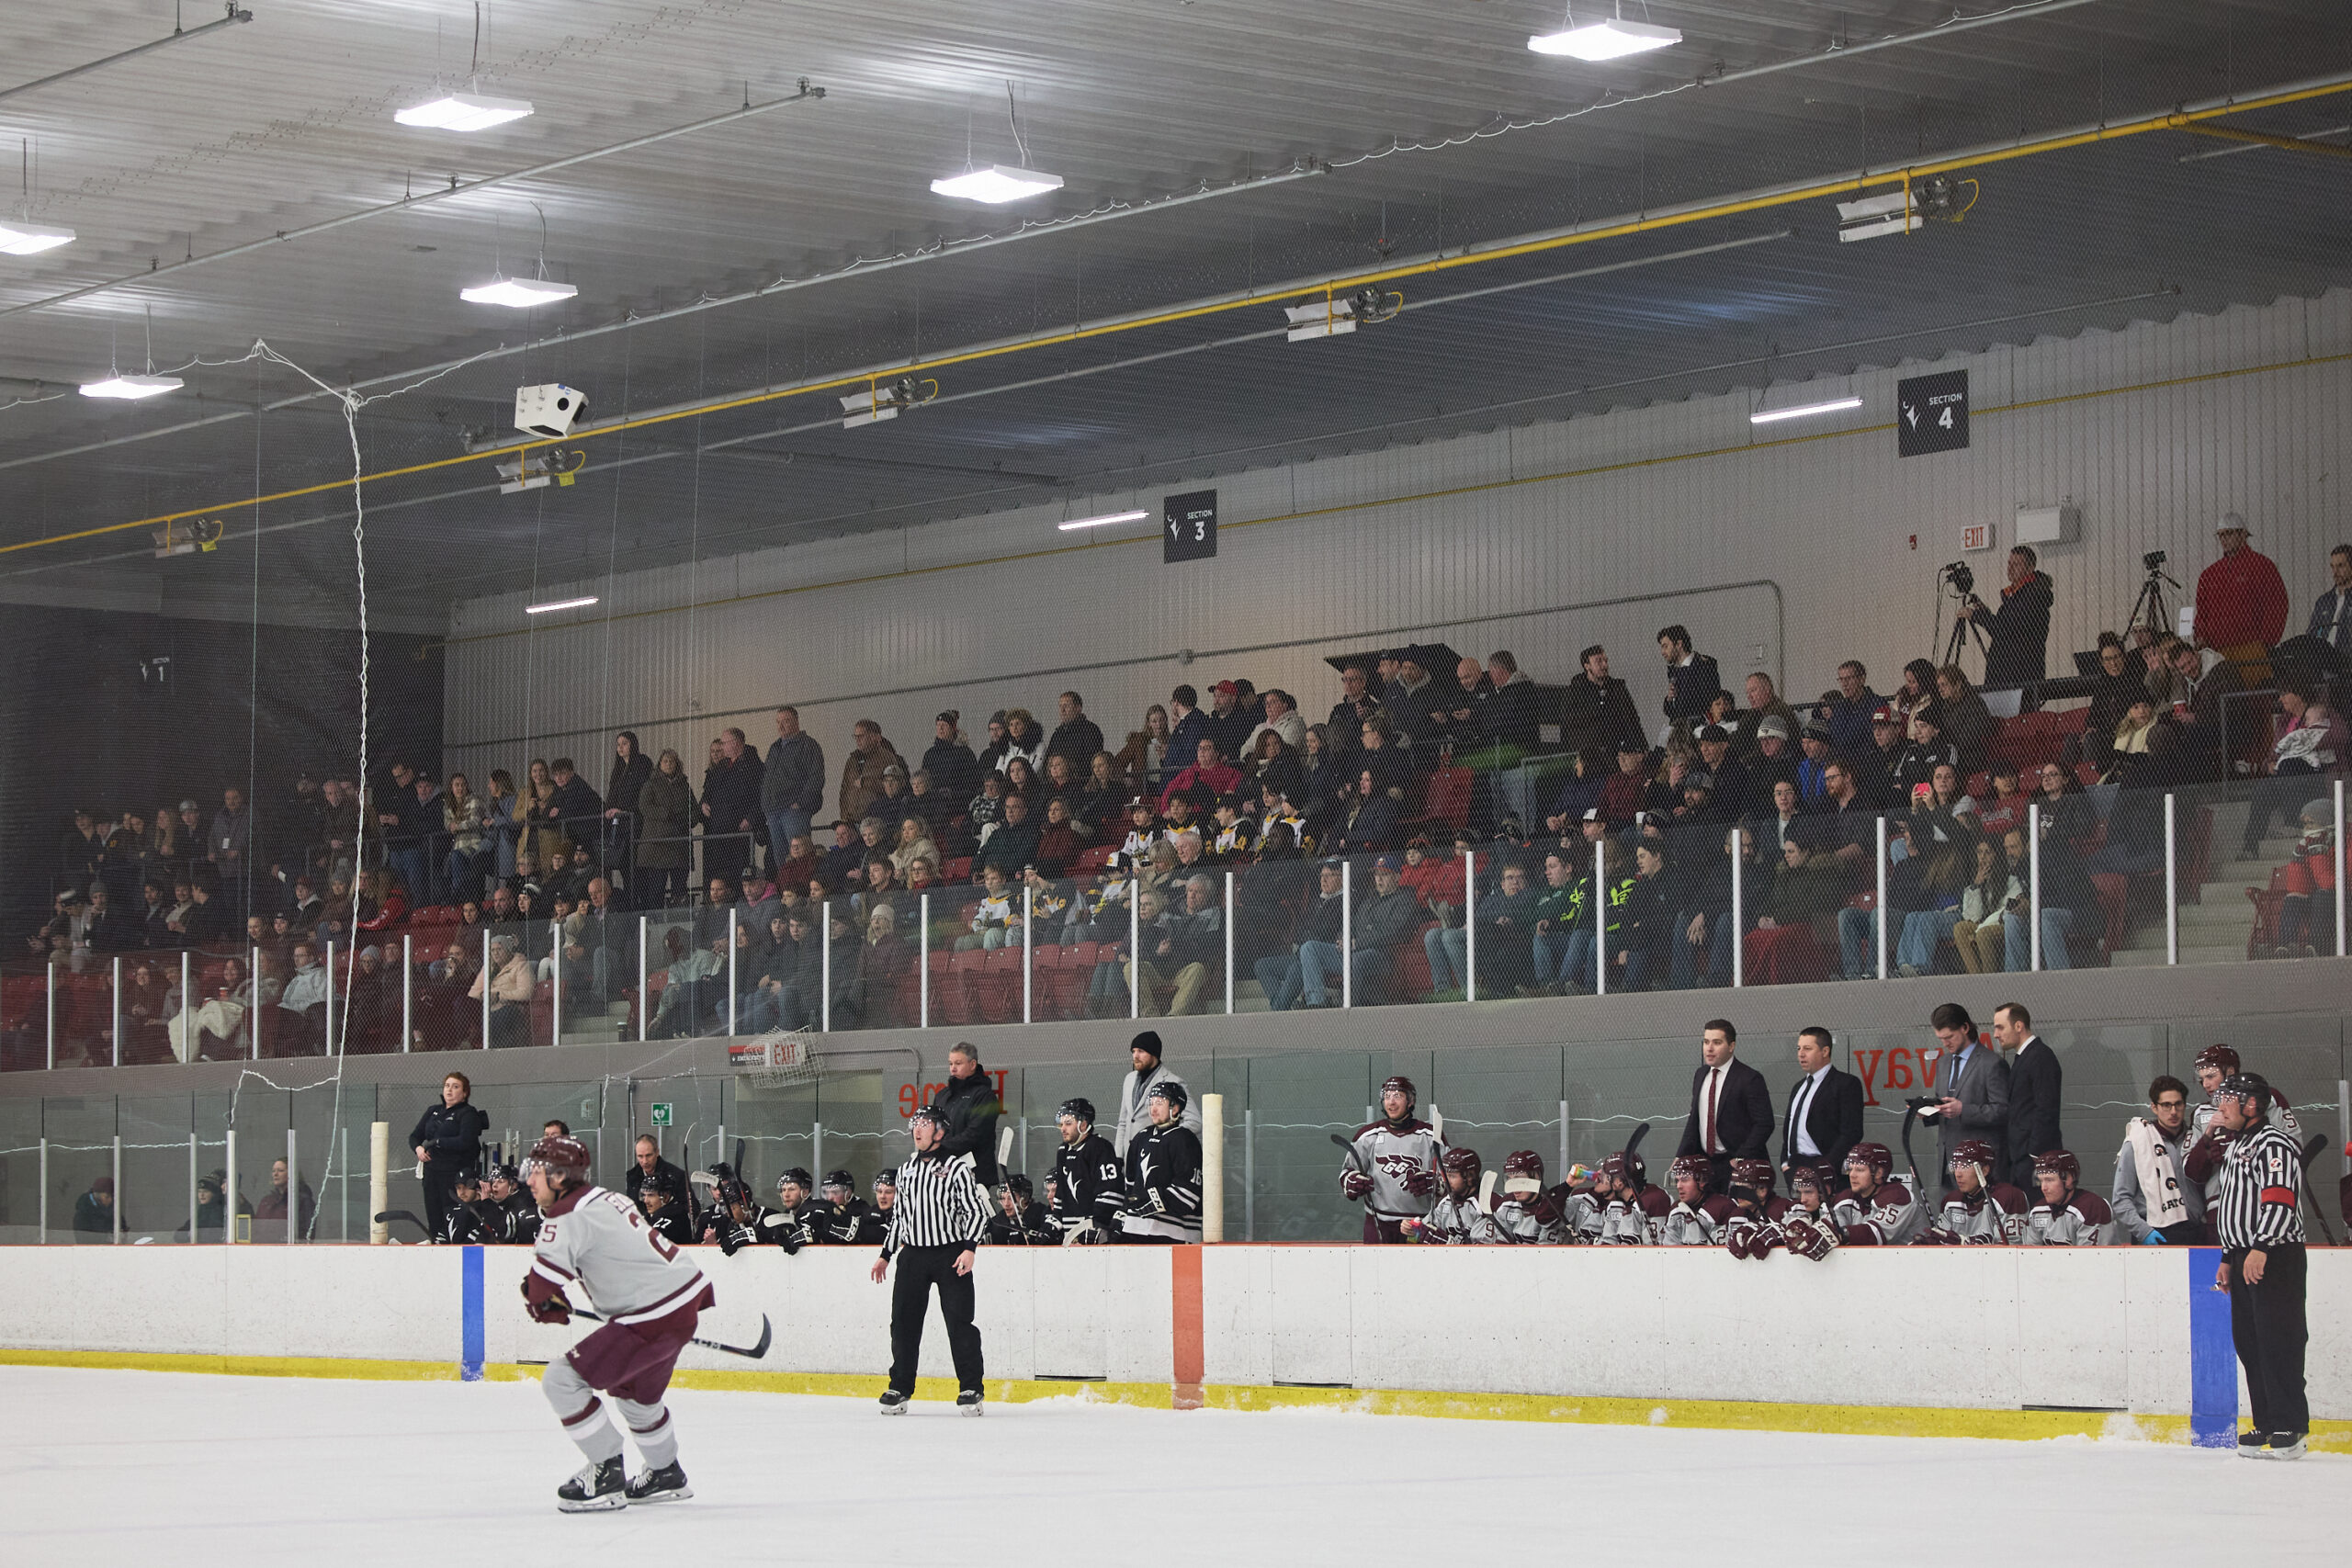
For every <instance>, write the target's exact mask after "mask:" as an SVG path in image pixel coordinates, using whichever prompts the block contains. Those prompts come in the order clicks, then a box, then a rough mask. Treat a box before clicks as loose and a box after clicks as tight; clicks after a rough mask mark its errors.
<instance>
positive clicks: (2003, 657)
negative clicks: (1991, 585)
mask: <svg viewBox="0 0 2352 1568" xmlns="http://www.w3.org/2000/svg"><path fill="white" fill-rule="evenodd" d="M2039 559H2040V558H2038V557H2037V556H2035V554H2034V553H2033V550H2032V549H2031V547H2029V546H2025V545H2019V546H2018V547H2017V548H2015V549H2013V550H2011V551H2010V552H2009V567H2008V573H2009V580H2008V581H2007V583H2005V584H2004V585H2003V586H2002V589H2001V607H2000V608H1999V609H1997V610H1994V609H1989V608H1987V607H1986V606H1985V601H1984V600H1982V599H1979V598H1978V597H1977V596H1976V594H1975V593H1974V592H1973V591H1972V590H1973V583H1972V582H1970V581H1962V580H1963V579H1967V578H1971V577H1973V574H1972V573H1969V572H1968V570H1967V569H1966V568H1965V567H1964V566H1963V567H1962V568H1960V570H1958V571H1956V572H1952V575H1953V581H1954V584H1955V586H1957V587H1959V588H1960V590H1961V592H1962V600H1961V606H1960V608H1959V609H1958V610H1957V611H1955V612H1953V614H1952V619H1954V620H1955V621H1971V622H1973V623H1974V624H1975V625H1977V626H1982V627H1983V628H1984V629H1985V632H1986V633H1987V634H1988V636H1989V637H1990V640H1989V641H1988V642H1987V643H1986V645H1985V682H1984V683H1985V685H1987V686H1991V687H1996V688H1997V687H2007V686H2022V685H2025V684H2026V683H2027V682H2032V681H2039V680H2041V678H2042V677H2043V676H2044V675H2046V674H2048V673H2049V669H2050V604H2051V599H2052V594H2051V588H2050V579H2049V577H2048V576H2047V575H2046V574H2045V573H2043V572H2041V571H2040V570H2036V567H2037V566H2038V564H2039ZM1945 570H1946V571H1948V572H1951V571H1952V569H1951V568H1950V567H1947V568H1946V569H1945Z"/></svg>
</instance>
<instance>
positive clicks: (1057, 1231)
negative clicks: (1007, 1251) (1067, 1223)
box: [986, 1203, 1062, 1247]
mask: <svg viewBox="0 0 2352 1568" xmlns="http://www.w3.org/2000/svg"><path fill="white" fill-rule="evenodd" d="M986 1239H987V1240H988V1241H989V1242H990V1243H992V1244H993V1245H995V1246H998V1247H1059V1246H1060V1245H1061V1244H1062V1232H1061V1227H1060V1226H1059V1225H1057V1224H1054V1222H1053V1218H1052V1216H1050V1215H1048V1214H1047V1213H1046V1208H1045V1205H1044V1204H1042V1203H1024V1204H1023V1205H1022V1208H1021V1215H1020V1217H1019V1218H1018V1219H1016V1218H1014V1217H1013V1216H1012V1215H1011V1214H1008V1213H1005V1212H1004V1211H1003V1210H1002V1209H999V1210H998V1211H997V1212H996V1213H993V1214H990V1215H989V1228H988V1235H987V1238H986Z"/></svg>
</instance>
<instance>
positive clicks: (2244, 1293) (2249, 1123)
mask: <svg viewBox="0 0 2352 1568" xmlns="http://www.w3.org/2000/svg"><path fill="white" fill-rule="evenodd" d="M2270 1105H2271V1093H2270V1085H2269V1084H2268V1083H2267V1082H2266V1081H2265V1080H2264V1079H2263V1077H2262V1076H2261V1075H2260V1074H2258V1073H2240V1074H2236V1075H2234V1076H2233V1077H2229V1078H2227V1079H2225V1080H2223V1082H2222V1087H2221V1088H2220V1089H2217V1090H2215V1091H2214V1100H2213V1125H2214V1127H2215V1128H2216V1129H2218V1130H2220V1131H2222V1132H2223V1133H2225V1134H2227V1135H2228V1137H2229V1149H2228V1151H2227V1152H2226V1153H2225V1154H2224V1155H2223V1156H2222V1178H2221V1193H2220V1196H2219V1197H2218V1198H2216V1199H2215V1200H2214V1203H2213V1208H2212V1215H2211V1217H2212V1220H2213V1223H2214V1225H2215V1227H2216V1229H2217V1230H2218V1231H2219V1233H2220V1235H2221V1241H2222V1267H2221V1269H2220V1271H2219V1272H2218V1273H2217V1274H2216V1275H2215V1276H2214V1280H2213V1282H2214V1283H2215V1284H2216V1285H2217V1286H2219V1287H2220V1288H2222V1290H2225V1291H2227V1292H2230V1337H2231V1339H2232V1340H2233V1341H2234V1342H2235V1344H2236V1346H2237V1352H2238V1360H2239V1361H2240V1362H2241V1363H2243V1364H2244V1365H2245V1384H2246V1391H2247V1393H2248V1394H2249V1395H2251V1396H2252V1399H2253V1403H2254V1429H2253V1430H2252V1431H2250V1432H2242V1433H2240V1434H2239V1435H2238V1452H2239V1453H2240V1454H2241V1455H2243V1456H2245V1458H2248V1459H2301V1458H2302V1456H2303V1450H2304V1443H2305V1440H2306V1439H2307V1438H2308V1437H2309V1435H2310V1432H2311V1425H2312V1416H2311V1405H2310V1403H2309V1402H2308V1401H2307V1400H2306V1398H2305V1397H2304V1392H2303V1347H2304V1344H2305V1342H2306V1341H2307V1340H2308V1339H2309V1338H2310V1330H2309V1328H2308V1326H2307V1325H2306V1323H2305V1319H2304V1303H2303V1289H2304V1266H2305V1258H2304V1255H2303V1221H2302V1214H2301V1208H2302V1201H2303V1157H2302V1151H2301V1149H2299V1148H2297V1147H2296V1146H2295V1140H2294V1139H2292V1138H2290V1137H2289V1136H2288V1135H2287V1134H2286V1133H2285V1132H2284V1131H2283V1130H2282V1129H2281V1128H2279V1127H2278V1125H2277V1124H2276V1123H2275V1122H2272V1121H2271V1120H2270Z"/></svg>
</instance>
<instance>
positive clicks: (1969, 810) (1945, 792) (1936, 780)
mask: <svg viewBox="0 0 2352 1568" xmlns="http://www.w3.org/2000/svg"><path fill="white" fill-rule="evenodd" d="M1928 784H1929V785H1930V786H1931V788H1930V790H1929V792H1928V799H1927V802H1926V806H1925V809H1926V810H1927V811H1928V813H1929V814H1930V815H1932V816H1933V817H1934V818H1936V828H1937V831H1939V833H1949V834H1951V836H1952V837H1954V838H1956V839H1957V838H1972V839H1973V838H1974V837H1975V836H1976V828H1975V826H1974V824H1975V822H1976V797H1975V796H1973V795H1970V794H1969V793H1968V792H1967V791H1966V790H1965V789H1963V788H1962V787H1961V773H1960V770H1959V769H1958V768H1955V767H1953V766H1952V765H1951V763H1950V762H1938V763H1937V764H1936V771H1935V772H1934V773H1929V774H1928ZM1913 809H1914V810H1918V809H1921V807H1917V806H1915V807H1913Z"/></svg>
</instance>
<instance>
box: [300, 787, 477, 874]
mask: <svg viewBox="0 0 2352 1568" xmlns="http://www.w3.org/2000/svg"><path fill="white" fill-rule="evenodd" d="M333 791H334V780H332V779H330V780H328V781H327V784H326V785H325V786H324V787H322V789H321V790H320V792H319V793H320V796H321V799H322V805H323V807H325V808H328V809H331V808H332V807H333V805H334V801H333V798H332V796H333ZM322 820H323V817H322ZM481 824H482V854H483V857H484V866H483V874H484V876H485V878H486V879H490V880H496V881H504V880H505V879H506V878H508V877H510V876H513V875H514V874H515V845H516V841H517V840H519V839H520V837H521V835H522V832H523V804H522V802H521V800H520V799H518V798H517V797H516V795H515V775H514V774H512V773H508V772H507V771H506V770H505V769H504V768H492V769H491V771H490V793H489V794H487V795H484V796H482V803H481ZM321 831H322V833H323V831H324V829H323V828H322V829H321Z"/></svg>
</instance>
